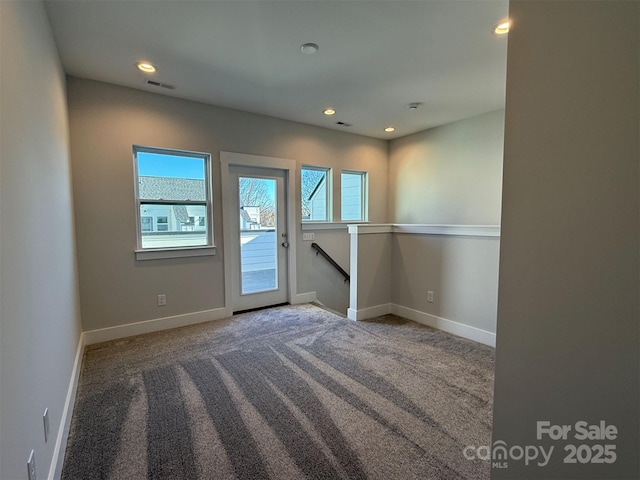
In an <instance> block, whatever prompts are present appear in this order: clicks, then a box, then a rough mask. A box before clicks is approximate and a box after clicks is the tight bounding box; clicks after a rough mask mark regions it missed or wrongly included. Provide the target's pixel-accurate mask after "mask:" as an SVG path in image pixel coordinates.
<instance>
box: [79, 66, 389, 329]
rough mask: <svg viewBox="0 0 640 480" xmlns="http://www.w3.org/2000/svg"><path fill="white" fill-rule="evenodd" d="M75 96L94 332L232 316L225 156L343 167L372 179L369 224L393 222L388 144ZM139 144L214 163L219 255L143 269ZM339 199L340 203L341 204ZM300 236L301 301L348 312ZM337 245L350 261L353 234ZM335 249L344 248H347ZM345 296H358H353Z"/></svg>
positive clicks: (223, 113)
mask: <svg viewBox="0 0 640 480" xmlns="http://www.w3.org/2000/svg"><path fill="white" fill-rule="evenodd" d="M68 96H69V111H70V122H71V154H72V162H73V185H74V194H75V212H76V218H77V242H78V264H79V274H80V294H81V307H82V321H83V327H84V329H85V330H92V329H97V328H104V327H110V326H116V325H122V324H127V323H132V322H137V321H141V320H147V319H153V318H160V317H166V316H171V315H179V314H184V313H191V312H198V311H204V310H210V309H214V308H221V307H223V306H224V271H223V255H224V245H222V238H223V235H222V222H221V219H222V216H221V213H222V210H221V208H222V207H221V203H222V202H221V201H222V198H221V193H220V191H221V188H220V185H221V184H220V182H221V179H220V162H219V152H220V151H230V152H240V153H248V154H256V155H264V156H271V157H279V158H289V159H293V160H296V161H297V162H298V168H299V167H300V166H301V165H302V164H307V165H321V166H327V167H333V168H335V169H336V170H337V175H338V178H339V169H340V168H347V169H353V170H366V171H368V172H369V182H370V188H371V191H372V192H374V194H372V195H371V198H370V202H369V217H370V219H371V220H372V221H374V222H384V221H386V208H387V142H385V141H383V140H375V139H371V138H367V137H362V136H357V135H351V134H348V133H343V132H337V131H334V130H328V129H323V128H318V127H312V126H307V125H302V124H297V123H293V122H287V121H283V120H277V119H274V118H270V117H264V116H260V115H254V114H249V113H245V112H240V111H236V110H229V109H225V108H219V107H214V106H210V105H205V104H201V103H196V102H191V101H186V100H181V99H177V98H173V97H168V96H163V95H157V94H153V93H147V92H142V91H138V90H133V89H129V88H123V87H117V86H113V85H109V84H105V83H100V82H94V81H89V80H81V79H77V78H69V79H68ZM132 144H140V145H148V146H156V147H165V148H178V149H185V150H196V151H202V152H208V153H211V154H212V161H213V189H214V196H213V202H214V234H215V243H216V245H217V246H218V255H216V256H213V257H197V258H190V259H171V260H153V261H142V262H136V261H135V259H134V255H133V250H134V249H135V247H136V224H135V222H136V220H135V209H134V197H133V172H132V159H131V146H132ZM296 180H297V181H298V182H299V178H298V179H296ZM334 183H336V184H337V185H334V189H337V188H339V182H334ZM299 191H300V189H299V188H298V198H297V199H296V212H295V215H296V216H297V218H300V215H301V209H300V198H299ZM334 198H335V199H337V201H338V202H339V195H338V196H334ZM337 207H338V208H336V209H334V213H335V214H336V216H338V218H339V203H338V205H337ZM296 234H297V235H298V239H297V240H298V252H297V257H296V258H297V262H298V271H297V275H298V293H305V292H312V291H318V293H319V299H320V301H322V302H323V303H326V304H327V305H328V306H330V307H331V308H335V309H342V304H343V302H344V299H343V297H344V296H342V295H340V294H339V293H337V294H335V295H334V294H333V293H331V290H330V289H328V288H326V286H327V283H328V281H333V273H331V272H330V271H327V270H326V269H324V268H315V267H316V264H315V263H314V262H315V256H314V255H311V254H310V250H311V248H310V243H309V242H302V232H301V230H300V229H298V230H297V232H296ZM331 235H338V236H339V237H342V238H344V244H342V243H340V247H339V251H336V255H337V256H338V257H339V258H342V257H344V254H346V255H348V251H349V242H348V238H347V237H346V236H345V234H344V232H342V233H340V232H335V233H330V232H328V233H322V234H321V235H319V237H323V238H324V237H327V238H328V237H329V236H331ZM327 241H329V240H327ZM330 242H331V244H332V245H336V248H337V245H338V244H337V241H334V240H330ZM347 265H348V263H347ZM327 275H331V277H329V278H331V280H327ZM343 287H344V292H345V293H344V295H348V286H343ZM158 293H165V294H166V295H167V303H168V304H167V306H166V307H157V306H156V295H157V294H158ZM323 295H327V297H325V298H323Z"/></svg>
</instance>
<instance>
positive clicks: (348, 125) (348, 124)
mask: <svg viewBox="0 0 640 480" xmlns="http://www.w3.org/2000/svg"><path fill="white" fill-rule="evenodd" d="M336 125H340V126H341V127H350V126H351V124H350V123H345V122H336Z"/></svg>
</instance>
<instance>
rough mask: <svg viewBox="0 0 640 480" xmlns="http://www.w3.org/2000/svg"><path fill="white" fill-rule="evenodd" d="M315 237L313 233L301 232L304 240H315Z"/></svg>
mask: <svg viewBox="0 0 640 480" xmlns="http://www.w3.org/2000/svg"><path fill="white" fill-rule="evenodd" d="M315 239H316V234H315V233H303V234H302V240H305V241H309V242H310V241H311V240H315Z"/></svg>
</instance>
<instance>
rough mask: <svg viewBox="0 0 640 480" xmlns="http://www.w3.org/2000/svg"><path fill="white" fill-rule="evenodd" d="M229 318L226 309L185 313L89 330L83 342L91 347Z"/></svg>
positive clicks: (85, 333)
mask: <svg viewBox="0 0 640 480" xmlns="http://www.w3.org/2000/svg"><path fill="white" fill-rule="evenodd" d="M230 316H231V313H229V311H228V309H226V308H214V309H212V310H204V311H202V312H193V313H185V314H183V315H175V316H173V317H164V318H155V319H152V320H144V321H142V322H136V323H128V324H126V325H118V326H116V327H108V328H100V329H98V330H89V331H87V332H84V341H85V344H86V345H92V344H94V343H100V342H106V341H109V340H116V339H118V338H125V337H132V336H134V335H141V334H143V333H151V332H159V331H160V330H168V329H170V328H176V327H184V326H187V325H194V324H196V323H203V322H209V321H211V320H220V319H222V318H228V317H230Z"/></svg>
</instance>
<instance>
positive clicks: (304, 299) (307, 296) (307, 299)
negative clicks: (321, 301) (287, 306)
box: [291, 292, 318, 305]
mask: <svg viewBox="0 0 640 480" xmlns="http://www.w3.org/2000/svg"><path fill="white" fill-rule="evenodd" d="M317 300H318V298H317V297H316V292H307V293H296V294H295V295H293V297H292V298H291V305H300V304H301V303H311V302H315V301H317Z"/></svg>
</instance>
